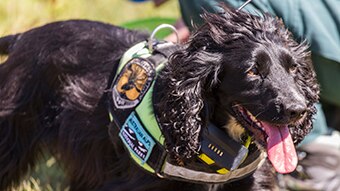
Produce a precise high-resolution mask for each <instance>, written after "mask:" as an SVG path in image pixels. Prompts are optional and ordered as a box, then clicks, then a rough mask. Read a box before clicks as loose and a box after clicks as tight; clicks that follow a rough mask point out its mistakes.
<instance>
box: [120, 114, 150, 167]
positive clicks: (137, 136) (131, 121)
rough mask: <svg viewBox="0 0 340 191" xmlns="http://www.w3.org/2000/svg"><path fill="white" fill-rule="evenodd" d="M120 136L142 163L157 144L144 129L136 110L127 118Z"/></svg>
mask: <svg viewBox="0 0 340 191" xmlns="http://www.w3.org/2000/svg"><path fill="white" fill-rule="evenodd" d="M119 137H120V138H121V140H122V141H123V143H124V144H125V146H126V147H127V148H128V149H129V151H130V153H133V154H134V155H135V156H136V157H138V158H139V159H140V160H141V161H142V164H144V163H145V162H146V161H147V160H148V158H149V157H150V154H151V152H152V149H153V147H154V146H155V144H156V143H155V141H154V140H153V139H152V137H151V136H150V135H149V134H148V133H147V132H146V131H145V130H144V128H143V126H142V124H141V123H140V121H139V120H138V118H137V116H136V114H135V112H132V113H131V114H130V115H129V117H128V118H127V119H126V121H125V123H124V125H123V127H122V128H121V130H120V132H119Z"/></svg>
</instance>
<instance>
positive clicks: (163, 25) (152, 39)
mask: <svg viewBox="0 0 340 191" xmlns="http://www.w3.org/2000/svg"><path fill="white" fill-rule="evenodd" d="M166 28H168V29H171V30H172V31H173V32H175V34H176V38H177V41H176V43H180V41H179V36H178V32H177V30H176V28H175V27H174V26H172V25H169V24H161V25H159V26H158V27H156V28H155V29H154V30H153V31H152V33H151V35H150V38H149V41H148V48H149V51H150V52H153V42H154V40H155V35H156V34H157V32H158V31H160V30H161V29H166Z"/></svg>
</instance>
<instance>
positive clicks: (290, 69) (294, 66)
mask: <svg viewBox="0 0 340 191" xmlns="http://www.w3.org/2000/svg"><path fill="white" fill-rule="evenodd" d="M297 66H298V65H297V64H295V63H294V64H291V65H290V67H289V71H290V72H293V73H295V72H296V70H297Z"/></svg>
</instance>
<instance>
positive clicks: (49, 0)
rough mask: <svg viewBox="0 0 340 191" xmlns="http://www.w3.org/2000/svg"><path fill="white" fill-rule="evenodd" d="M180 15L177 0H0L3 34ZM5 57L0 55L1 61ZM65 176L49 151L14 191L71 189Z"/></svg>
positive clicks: (147, 23)
mask: <svg viewBox="0 0 340 191" xmlns="http://www.w3.org/2000/svg"><path fill="white" fill-rule="evenodd" d="M179 15H180V13H179V9H178V1H177V0H170V1H168V2H166V3H164V4H163V5H161V6H160V7H155V6H154V4H153V3H152V1H147V2H143V3H134V2H131V1H129V0H0V36H4V35H8V34H13V33H19V32H24V31H26V30H28V29H31V28H33V27H37V26H41V25H44V24H46V23H49V22H53V21H59V20H67V19H89V20H97V21H102V22H106V23H111V24H114V25H121V26H122V25H123V26H127V27H130V28H131V27H138V28H145V29H147V28H150V27H152V26H151V25H154V24H158V23H161V22H173V21H174V20H175V19H177V18H178V17H179ZM4 59H5V58H4V57H0V62H1V61H3V60H4ZM63 178H64V174H63V171H62V169H60V168H59V167H58V164H57V162H56V161H55V159H54V158H53V157H51V156H50V155H48V154H46V156H45V159H43V160H42V161H41V162H40V163H39V165H38V166H36V168H35V169H32V170H31V173H30V174H29V175H27V177H26V178H25V179H24V180H23V181H22V183H21V184H20V186H19V187H17V188H13V191H14V190H15V191H40V190H41V191H45V190H47V191H61V190H68V186H67V182H64V181H63Z"/></svg>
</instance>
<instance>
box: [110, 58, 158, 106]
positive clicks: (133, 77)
mask: <svg viewBox="0 0 340 191" xmlns="http://www.w3.org/2000/svg"><path fill="white" fill-rule="evenodd" d="M154 76H155V71H154V69H153V67H152V65H151V64H150V63H149V62H147V61H146V60H143V59H140V58H134V59H132V60H130V61H129V62H128V63H127V64H126V65H125V66H124V68H123V69H122V72H121V73H120V74H119V76H118V77H117V79H116V80H115V83H114V86H113V89H112V98H113V102H114V105H115V106H116V107H117V108H119V109H126V108H133V107H135V106H136V105H137V104H138V103H139V102H140V100H141V99H142V98H143V96H144V94H145V92H146V91H147V90H148V89H149V87H150V85H151V82H152V80H153V78H154Z"/></svg>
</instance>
